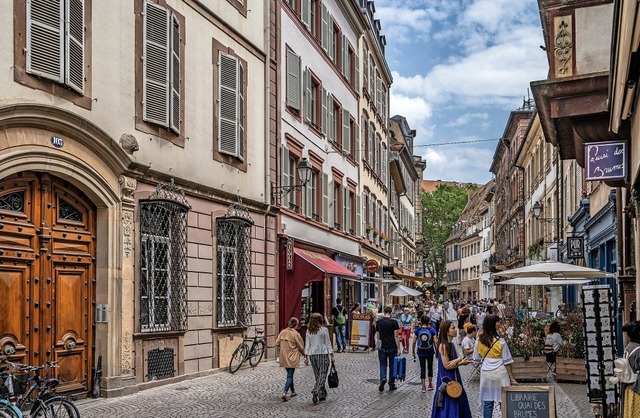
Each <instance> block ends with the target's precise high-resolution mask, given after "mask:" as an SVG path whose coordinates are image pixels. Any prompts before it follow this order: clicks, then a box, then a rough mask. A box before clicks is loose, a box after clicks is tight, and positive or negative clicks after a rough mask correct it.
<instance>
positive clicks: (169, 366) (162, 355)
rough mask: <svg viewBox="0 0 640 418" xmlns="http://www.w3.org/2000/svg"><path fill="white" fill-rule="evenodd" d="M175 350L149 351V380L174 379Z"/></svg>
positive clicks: (157, 349)
mask: <svg viewBox="0 0 640 418" xmlns="http://www.w3.org/2000/svg"><path fill="white" fill-rule="evenodd" d="M174 372H175V370H174V368H173V348H164V349H162V350H161V349H159V348H156V349H153V350H149V353H148V356H147V379H148V380H153V379H167V378H169V377H173V375H174Z"/></svg>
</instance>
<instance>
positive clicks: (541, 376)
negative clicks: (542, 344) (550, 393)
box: [511, 356, 549, 381]
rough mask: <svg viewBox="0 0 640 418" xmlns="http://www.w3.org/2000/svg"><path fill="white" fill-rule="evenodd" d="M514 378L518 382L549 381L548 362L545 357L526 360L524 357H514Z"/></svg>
mask: <svg viewBox="0 0 640 418" xmlns="http://www.w3.org/2000/svg"><path fill="white" fill-rule="evenodd" d="M511 368H512V370H513V377H515V378H516V380H518V381H520V380H546V379H547V371H548V370H549V369H548V368H547V361H546V359H545V358H544V357H542V356H540V357H530V358H529V359H528V360H525V359H524V357H514V358H513V364H512V365H511Z"/></svg>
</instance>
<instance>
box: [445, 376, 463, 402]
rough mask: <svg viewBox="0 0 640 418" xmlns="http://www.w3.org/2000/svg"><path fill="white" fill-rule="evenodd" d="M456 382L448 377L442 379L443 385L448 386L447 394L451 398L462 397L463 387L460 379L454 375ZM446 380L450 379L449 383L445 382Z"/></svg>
mask: <svg viewBox="0 0 640 418" xmlns="http://www.w3.org/2000/svg"><path fill="white" fill-rule="evenodd" d="M453 376H454V378H455V380H451V378H450V377H448V376H444V377H443V378H442V384H443V385H446V389H445V391H446V393H447V395H448V396H449V397H450V398H454V399H456V398H459V397H460V395H462V385H461V384H460V382H458V377H457V376H456V375H455V374H454V375H453ZM444 379H449V382H445V381H444Z"/></svg>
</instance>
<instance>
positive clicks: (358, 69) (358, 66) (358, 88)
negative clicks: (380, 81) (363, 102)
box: [355, 54, 360, 95]
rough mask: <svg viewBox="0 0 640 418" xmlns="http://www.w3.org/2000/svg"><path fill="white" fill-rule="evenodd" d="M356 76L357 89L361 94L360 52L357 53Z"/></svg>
mask: <svg viewBox="0 0 640 418" xmlns="http://www.w3.org/2000/svg"><path fill="white" fill-rule="evenodd" d="M355 77H356V80H355V81H356V82H355V86H356V91H357V92H358V95H360V55H358V54H356V71H355Z"/></svg>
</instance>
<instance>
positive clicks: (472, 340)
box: [462, 325, 478, 360]
mask: <svg viewBox="0 0 640 418" xmlns="http://www.w3.org/2000/svg"><path fill="white" fill-rule="evenodd" d="M477 334H478V329H477V328H476V326H475V325H469V326H468V327H467V336H466V337H464V339H463V340H462V351H463V353H464V356H465V357H466V358H468V359H469V360H471V355H472V354H473V348H474V347H475V345H476V336H477Z"/></svg>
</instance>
